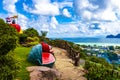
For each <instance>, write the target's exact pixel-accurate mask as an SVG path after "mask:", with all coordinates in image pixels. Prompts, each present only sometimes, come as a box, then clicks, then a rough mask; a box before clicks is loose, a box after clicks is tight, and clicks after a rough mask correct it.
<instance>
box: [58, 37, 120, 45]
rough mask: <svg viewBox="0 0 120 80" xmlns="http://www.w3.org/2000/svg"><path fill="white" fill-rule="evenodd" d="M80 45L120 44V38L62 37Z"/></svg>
mask: <svg viewBox="0 0 120 80" xmlns="http://www.w3.org/2000/svg"><path fill="white" fill-rule="evenodd" d="M60 39H63V40H66V41H70V42H74V43H75V44H80V45H98V46H120V38H60Z"/></svg>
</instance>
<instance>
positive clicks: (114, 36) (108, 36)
mask: <svg viewBox="0 0 120 80" xmlns="http://www.w3.org/2000/svg"><path fill="white" fill-rule="evenodd" d="M106 38H120V34H117V35H112V34H111V35H107V36H106Z"/></svg>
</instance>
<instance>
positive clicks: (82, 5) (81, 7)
mask: <svg viewBox="0 0 120 80" xmlns="http://www.w3.org/2000/svg"><path fill="white" fill-rule="evenodd" d="M95 1H96V2H97V0H95ZM108 1H109V2H108ZM74 5H75V6H74V8H75V11H76V12H77V14H78V15H79V16H81V17H82V19H83V20H108V21H116V20H117V16H116V13H118V14H120V12H118V11H119V10H120V1H119V0H102V1H101V3H99V4H94V3H93V2H92V1H89V0H75V1H74Z"/></svg>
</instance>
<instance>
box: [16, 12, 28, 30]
mask: <svg viewBox="0 0 120 80" xmlns="http://www.w3.org/2000/svg"><path fill="white" fill-rule="evenodd" d="M28 22H29V20H28V18H27V17H26V16H24V15H23V14H20V13H19V14H18V22H17V23H18V24H19V25H20V26H21V29H22V30H25V29H27V28H28Z"/></svg>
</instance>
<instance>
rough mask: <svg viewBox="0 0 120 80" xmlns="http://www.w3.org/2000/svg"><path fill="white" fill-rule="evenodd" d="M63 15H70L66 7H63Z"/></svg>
mask: <svg viewBox="0 0 120 80" xmlns="http://www.w3.org/2000/svg"><path fill="white" fill-rule="evenodd" d="M63 15H64V16H66V17H71V14H70V13H69V11H68V9H66V8H65V9H63Z"/></svg>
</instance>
